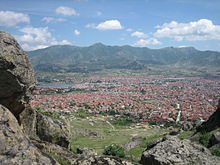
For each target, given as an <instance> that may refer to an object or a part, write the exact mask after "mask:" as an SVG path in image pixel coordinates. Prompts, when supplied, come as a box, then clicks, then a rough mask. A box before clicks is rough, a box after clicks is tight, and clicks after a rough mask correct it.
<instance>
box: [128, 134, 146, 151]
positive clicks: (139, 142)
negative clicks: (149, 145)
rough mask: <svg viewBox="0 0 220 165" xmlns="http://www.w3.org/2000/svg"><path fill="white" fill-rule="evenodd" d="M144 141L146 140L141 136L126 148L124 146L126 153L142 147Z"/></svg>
mask: <svg viewBox="0 0 220 165" xmlns="http://www.w3.org/2000/svg"><path fill="white" fill-rule="evenodd" d="M143 141H144V138H142V137H140V136H135V137H133V138H132V139H131V141H130V142H128V143H126V144H125V146H124V148H125V151H126V152H128V151H130V150H131V149H132V148H135V147H138V146H140V145H141V144H142V143H143Z"/></svg>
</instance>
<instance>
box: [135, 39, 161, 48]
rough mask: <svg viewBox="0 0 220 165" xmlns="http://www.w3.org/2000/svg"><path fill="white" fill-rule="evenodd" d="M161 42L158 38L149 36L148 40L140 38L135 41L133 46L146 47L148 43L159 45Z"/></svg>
mask: <svg viewBox="0 0 220 165" xmlns="http://www.w3.org/2000/svg"><path fill="white" fill-rule="evenodd" d="M159 44H161V42H160V41H158V40H157V39H156V38H149V39H147V40H144V39H140V40H138V41H137V42H135V43H134V44H133V46H135V47H145V46H147V45H159Z"/></svg>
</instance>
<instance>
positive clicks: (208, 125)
mask: <svg viewBox="0 0 220 165" xmlns="http://www.w3.org/2000/svg"><path fill="white" fill-rule="evenodd" d="M219 127H220V99H219V102H218V107H217V110H216V111H215V112H214V113H213V114H212V115H211V116H210V117H209V119H208V120H207V121H206V122H204V123H202V125H201V126H200V127H198V129H197V130H198V131H199V132H202V131H206V132H207V131H212V130H214V129H217V128H219Z"/></svg>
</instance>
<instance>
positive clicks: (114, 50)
mask: <svg viewBox="0 0 220 165" xmlns="http://www.w3.org/2000/svg"><path fill="white" fill-rule="evenodd" d="M27 53H28V55H29V57H30V60H31V62H32V64H33V67H34V69H35V70H37V71H43V72H61V73H65V72H94V71H101V70H103V69H132V70H148V69H149V67H150V69H152V67H153V68H154V67H155V68H156V67H158V66H159V67H165V68H166V67H171V68H174V69H175V68H181V69H186V70H191V69H193V70H198V71H201V70H202V69H203V70H204V68H205V70H210V69H212V68H215V69H214V70H215V71H218V67H219V65H220V52H215V51H199V50H196V49H195V48H193V47H183V48H174V47H167V48H162V49H149V48H137V47H131V46H127V45H126V46H106V45H103V44H101V43H96V44H94V45H92V46H89V47H76V46H70V45H57V46H51V47H48V48H45V49H39V50H35V51H30V52H27Z"/></svg>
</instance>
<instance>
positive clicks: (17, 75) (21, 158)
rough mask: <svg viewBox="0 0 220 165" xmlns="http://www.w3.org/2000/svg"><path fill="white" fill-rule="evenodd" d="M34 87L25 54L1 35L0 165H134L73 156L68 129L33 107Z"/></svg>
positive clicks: (10, 40)
mask: <svg viewBox="0 0 220 165" xmlns="http://www.w3.org/2000/svg"><path fill="white" fill-rule="evenodd" d="M34 85H35V78H34V72H33V70H32V68H31V65H30V62H29V60H28V58H27V56H26V54H25V53H24V51H23V50H22V49H21V48H20V46H19V45H18V43H17V42H16V40H15V39H14V38H13V37H12V36H11V35H9V34H8V33H5V32H2V31H0V164H2V165H9V164H10V165H30V164H31V165H32V164H33V165H58V164H59V163H58V162H57V161H60V159H58V158H61V159H62V160H66V162H69V163H68V164H72V165H81V164H84V165H92V164H97V165H99V164H100V165H103V164H105V165H112V164H115V165H131V164H132V163H129V162H127V161H125V160H122V159H120V158H116V157H109V156H97V155H91V154H87V155H86V156H85V154H84V153H82V154H73V153H72V152H70V151H69V150H68V149H67V147H68V144H69V141H68V133H69V131H68V129H67V127H66V125H65V124H64V123H62V122H61V121H59V120H56V119H52V118H50V117H47V116H44V115H42V114H38V113H37V112H36V111H35V110H34V109H32V108H31V107H30V105H29V99H30V93H31V90H32V88H33V87H34ZM6 107H7V108H6ZM53 143H54V144H53ZM56 144H58V145H56ZM61 146H62V147H61ZM56 159H57V161H56Z"/></svg>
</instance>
